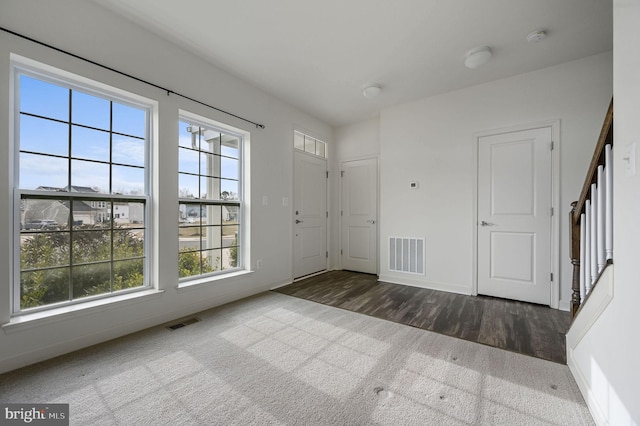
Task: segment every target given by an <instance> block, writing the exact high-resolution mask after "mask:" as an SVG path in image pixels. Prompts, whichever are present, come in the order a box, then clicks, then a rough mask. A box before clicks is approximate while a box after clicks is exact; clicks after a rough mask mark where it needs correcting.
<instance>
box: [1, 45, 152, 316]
mask: <svg viewBox="0 0 640 426" xmlns="http://www.w3.org/2000/svg"><path fill="white" fill-rule="evenodd" d="M10 72H11V89H12V96H11V102H12V105H11V107H10V114H11V119H10V143H9V145H10V147H9V152H10V159H11V166H10V167H11V168H12V170H11V171H10V179H11V188H12V192H13V206H12V225H13V226H12V233H13V238H12V249H11V250H10V253H11V256H12V258H11V259H10V268H11V270H10V277H11V279H12V283H11V285H10V286H9V287H10V300H11V302H10V305H11V316H12V317H15V316H20V315H25V314H31V313H35V312H42V311H48V310H53V309H57V308H60V307H66V306H72V305H80V304H83V303H87V302H92V301H95V300H98V299H108V298H114V297H119V296H122V295H124V294H129V293H137V292H144V291H148V290H150V289H152V288H154V285H153V284H152V283H154V281H155V280H154V279H153V271H154V268H153V265H154V261H153V253H154V251H153V239H154V223H153V217H154V215H153V212H152V210H153V203H154V197H153V194H154V191H153V179H152V177H153V173H154V170H153V156H154V152H153V145H154V140H155V137H154V136H155V135H154V132H153V119H154V114H155V111H156V110H157V102H156V101H154V100H151V99H147V98H145V97H142V96H139V95H137V94H134V93H132V92H129V91H126V90H123V89H119V88H116V87H113V86H110V85H107V84H104V83H101V82H99V81H96V80H92V79H89V78H86V77H83V76H80V75H77V74H73V73H70V72H68V71H64V70H62V69H60V68H56V67H52V66H49V65H46V64H43V63H40V62H37V61H34V60H31V59H28V58H24V57H21V56H18V55H13V54H12V56H11V71H10ZM23 75H24V76H27V77H30V78H34V79H37V80H40V81H43V82H45V83H49V84H54V85H57V86H62V87H64V88H65V89H68V90H71V91H76V92H80V93H83V94H87V95H90V96H95V97H98V98H101V99H106V100H108V101H109V102H111V103H113V102H116V103H118V104H122V105H125V106H129V107H134V108H137V109H142V110H144V112H145V129H144V133H145V134H144V138H143V140H144V144H145V146H144V151H145V153H144V164H143V166H142V167H141V168H142V169H143V170H144V181H143V184H144V190H143V194H126V195H122V194H118V193H115V192H112V190H113V188H109V191H108V192H106V193H93V192H73V191H64V192H60V193H56V192H51V191H49V192H48V191H44V190H29V189H21V188H20V179H19V178H20V142H21V140H20V118H21V115H22V114H21V93H20V92H21V85H20V77H21V76H23ZM71 111H73V106H72V105H70V112H71ZM68 123H69V125H70V126H72V125H73V117H72V116H71V115H70V116H69V118H68ZM108 133H109V134H110V152H111V150H112V149H113V145H112V139H111V135H113V134H119V132H114V131H113V128H110V129H109V130H108ZM66 158H67V159H68V160H69V161H72V158H74V157H73V155H72V152H68V155H67V156H66ZM100 163H103V162H100ZM108 164H109V167H112V166H113V165H116V166H117V165H118V162H114V161H113V158H111V156H110V158H109V160H108ZM109 181H110V186H111V183H112V177H111V173H110V177H109ZM67 184H68V185H69V186H74V185H72V182H71V181H68V182H67ZM75 186H77V185H75ZM23 196H26V197H35V198H42V199H46V200H63V201H67V200H68V201H69V202H70V203H73V202H74V201H87V202H94V203H100V204H102V203H105V204H106V205H109V204H111V205H113V204H112V203H116V202H125V201H129V202H136V203H138V202H139V203H142V204H143V206H144V207H143V208H144V224H143V229H144V238H143V256H144V260H143V284H142V285H141V286H138V287H134V288H128V289H123V290H116V291H113V289H111V291H109V292H106V293H101V294H97V295H92V296H87V297H82V298H76V299H71V300H66V301H62V302H55V303H49V304H46V305H41V306H37V307H32V308H25V309H23V308H22V307H21V280H20V276H21V271H22V268H21V262H20V260H21V212H20V210H21V209H20V206H21V200H22V199H23ZM111 216H113V211H112V212H111ZM69 221H70V222H72V221H73V218H72V217H70V218H69ZM114 226H115V222H114V220H113V218H112V217H111V219H110V225H109V228H108V229H109V230H110V231H113V230H114V229H116V228H115V227H114ZM69 232H70V234H69V235H70V238H71V234H72V232H73V231H72V230H71V229H70V230H69ZM112 241H113V234H112ZM72 244H73V243H72V241H71V239H70V240H69V245H70V246H71V245H72ZM115 261H117V259H114V258H113V256H111V258H110V260H109V264H110V265H111V267H113V264H114V262H115ZM69 262H70V263H69V265H67V266H68V268H69V270H71V268H72V267H73V263H72V259H69ZM112 284H113V281H112Z"/></svg>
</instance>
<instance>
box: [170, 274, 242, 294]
mask: <svg viewBox="0 0 640 426" xmlns="http://www.w3.org/2000/svg"><path fill="white" fill-rule="evenodd" d="M253 272H254V271H251V270H248V269H242V270H239V271H236V272H229V273H228V274H221V275H212V276H209V277H203V278H196V279H192V280H185V281H180V282H179V283H178V291H182V290H190V289H196V288H200V287H201V286H202V285H205V284H213V283H215V282H216V281H224V280H233V279H237V278H241V277H244V276H247V275H250V274H253Z"/></svg>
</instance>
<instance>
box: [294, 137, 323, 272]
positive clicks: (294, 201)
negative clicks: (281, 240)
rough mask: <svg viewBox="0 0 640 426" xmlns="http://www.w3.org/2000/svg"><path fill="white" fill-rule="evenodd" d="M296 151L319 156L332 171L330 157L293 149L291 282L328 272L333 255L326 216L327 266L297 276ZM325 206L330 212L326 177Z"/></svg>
mask: <svg viewBox="0 0 640 426" xmlns="http://www.w3.org/2000/svg"><path fill="white" fill-rule="evenodd" d="M306 134H308V133H306ZM309 136H311V137H313V135H309ZM318 139H319V138H318ZM292 143H293V142H292ZM296 153H299V154H301V155H305V156H307V157H312V158H318V159H320V160H322V161H324V163H325V171H326V172H329V171H330V170H329V159H328V158H327V157H325V158H322V157H320V156H317V155H313V154H311V153H308V152H305V151H301V150H298V149H295V148H293V149H292V154H291V158H292V160H293V161H292V166H293V167H292V170H291V172H292V176H293V178H292V179H291V194H292V197H291V203H290V204H289V205H290V209H291V210H290V215H291V216H290V217H291V282H294V281H297V280H300V279H303V278H309V277H311V276H313V275H316V274H321V273H322V274H323V273H325V272H327V271H328V270H329V256H331V253H329V251H330V250H329V235H330V231H329V227H330V223H329V217H326V218H325V241H326V243H325V246H326V247H325V250H326V251H327V253H328V255H329V256H327V258H326V261H325V268H324V270H322V271H318V272H314V273H312V274H309V275H303V276H301V277H297V278H296V276H295V275H296V274H295V270H296V269H295V262H296V254H295V238H296V237H295V233H296V232H295V225H294V223H293V221H294V219H295V213H294V212H295V209H296V199H295V196H296V191H295V175H296V171H295V168H296V164H295V163H296ZM325 208H326V210H327V212H328V211H329V178H327V179H325Z"/></svg>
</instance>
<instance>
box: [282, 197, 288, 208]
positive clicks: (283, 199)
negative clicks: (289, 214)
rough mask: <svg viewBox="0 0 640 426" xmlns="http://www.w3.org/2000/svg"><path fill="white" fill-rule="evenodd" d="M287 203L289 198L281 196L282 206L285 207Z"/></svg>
mask: <svg viewBox="0 0 640 426" xmlns="http://www.w3.org/2000/svg"><path fill="white" fill-rule="evenodd" d="M288 205H289V198H288V197H282V207H287V206H288Z"/></svg>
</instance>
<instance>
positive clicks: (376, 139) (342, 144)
mask: <svg viewBox="0 0 640 426" xmlns="http://www.w3.org/2000/svg"><path fill="white" fill-rule="evenodd" d="M335 134H336V135H335V138H336V155H337V157H338V160H339V161H340V162H342V161H349V160H357V159H361V158H371V157H377V156H378V155H379V154H380V118H379V117H376V118H372V119H370V120H366V121H360V122H358V123H353V124H349V125H346V126H342V127H338V128H337V129H336V132H335Z"/></svg>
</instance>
